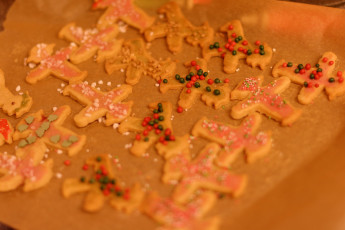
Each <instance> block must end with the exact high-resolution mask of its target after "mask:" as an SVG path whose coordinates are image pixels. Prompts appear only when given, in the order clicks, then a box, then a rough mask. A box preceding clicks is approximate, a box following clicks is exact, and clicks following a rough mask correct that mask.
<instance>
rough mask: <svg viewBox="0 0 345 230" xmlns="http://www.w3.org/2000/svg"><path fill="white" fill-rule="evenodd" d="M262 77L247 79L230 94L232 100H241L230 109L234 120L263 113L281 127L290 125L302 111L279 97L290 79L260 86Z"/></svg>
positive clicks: (283, 78) (282, 78) (285, 78)
mask: <svg viewBox="0 0 345 230" xmlns="http://www.w3.org/2000/svg"><path fill="white" fill-rule="evenodd" d="M263 80H264V77H263V76H258V77H247V78H245V79H244V81H242V82H240V83H239V84H238V86H237V87H236V88H235V89H234V90H233V91H232V92H231V99H232V100H242V101H240V102H238V103H237V104H236V105H234V106H233V107H232V109H231V116H232V117H233V118H235V119H240V118H243V117H245V116H247V115H249V114H250V113H252V112H255V111H256V112H259V113H263V114H265V115H266V116H268V117H269V118H272V119H274V120H276V121H278V122H281V124H282V125H283V126H287V125H292V124H293V123H294V122H295V121H296V120H297V119H298V118H299V116H300V115H301V113H302V111H301V110H300V109H296V108H295V107H293V106H292V105H291V104H290V103H289V102H288V101H287V100H286V99H285V98H284V97H283V96H281V95H280V93H282V92H283V91H284V90H286V89H287V88H288V87H289V85H290V79H289V78H287V77H281V78H279V79H277V80H275V81H272V82H271V83H269V84H268V85H266V86H262V83H263Z"/></svg>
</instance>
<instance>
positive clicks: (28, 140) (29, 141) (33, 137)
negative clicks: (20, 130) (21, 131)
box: [26, 136, 37, 145]
mask: <svg viewBox="0 0 345 230" xmlns="http://www.w3.org/2000/svg"><path fill="white" fill-rule="evenodd" d="M36 139H37V137H35V136H29V137H27V138H26V141H27V142H28V144H29V145H30V144H32V143H34V142H35V141H36Z"/></svg>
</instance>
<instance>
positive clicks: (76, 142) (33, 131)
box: [13, 105, 86, 156]
mask: <svg viewBox="0 0 345 230" xmlns="http://www.w3.org/2000/svg"><path fill="white" fill-rule="evenodd" d="M70 113H71V108H70V107H69V106H67V105H65V106H61V107H59V108H58V109H57V110H56V111H55V112H54V113H52V114H50V115H49V116H45V115H44V113H43V110H40V111H38V112H36V113H34V114H30V115H28V116H26V117H25V118H23V119H22V120H21V121H20V122H19V123H18V124H17V126H16V130H15V133H14V134H13V139H14V140H20V139H21V141H20V142H19V144H18V146H19V147H20V148H23V147H25V146H27V145H31V144H33V143H35V142H37V141H42V142H43V143H45V144H47V145H50V146H52V147H55V148H59V149H62V150H66V151H67V152H68V155H70V156H73V155H75V154H77V153H78V152H79V151H80V150H81V149H82V147H83V146H84V144H85V140H86V136H85V135H78V134H76V133H74V132H72V131H71V130H69V129H67V128H64V127H63V126H62V124H63V122H64V121H65V119H66V118H67V116H68V115H69V114H70Z"/></svg>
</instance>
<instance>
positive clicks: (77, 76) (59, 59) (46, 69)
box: [26, 43, 87, 84]
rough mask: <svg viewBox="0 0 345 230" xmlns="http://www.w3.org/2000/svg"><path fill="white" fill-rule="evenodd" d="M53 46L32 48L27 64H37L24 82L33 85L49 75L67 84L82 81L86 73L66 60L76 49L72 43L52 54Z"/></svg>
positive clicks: (39, 45)
mask: <svg viewBox="0 0 345 230" xmlns="http://www.w3.org/2000/svg"><path fill="white" fill-rule="evenodd" d="M54 46H55V44H45V43H39V44H37V45H36V46H34V47H33V48H32V49H31V51H30V55H29V57H28V59H27V62H28V63H30V62H31V63H35V64H39V65H38V66H37V67H36V68H34V69H33V70H31V71H30V72H29V73H28V75H27V76H26V81H27V82H28V83H30V84H35V83H37V81H40V80H42V79H44V78H46V77H48V76H49V75H53V76H55V77H57V78H60V79H62V80H64V81H67V82H69V83H73V82H76V81H81V80H84V78H85V77H86V75H87V72H86V71H81V70H79V69H78V67H76V66H75V65H73V64H72V63H70V62H69V61H68V60H69V58H70V56H71V54H72V53H73V52H74V51H75V50H76V49H77V47H76V45H75V44H74V43H71V45H70V46H68V47H66V48H62V49H60V50H58V51H56V52H55V54H53V51H54Z"/></svg>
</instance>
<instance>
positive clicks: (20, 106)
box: [0, 69, 32, 118]
mask: <svg viewBox="0 0 345 230" xmlns="http://www.w3.org/2000/svg"><path fill="white" fill-rule="evenodd" d="M31 106H32V98H31V97H30V96H29V94H28V92H25V93H23V95H14V94H12V92H11V91H10V90H9V89H8V88H7V87H6V85H5V76H4V72H3V71H2V70H1V69H0V109H2V110H3V111H4V113H6V114H7V115H9V116H12V115H16V117H17V118H18V117H21V116H22V115H23V114H24V113H26V112H28V111H29V110H30V108H31Z"/></svg>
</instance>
